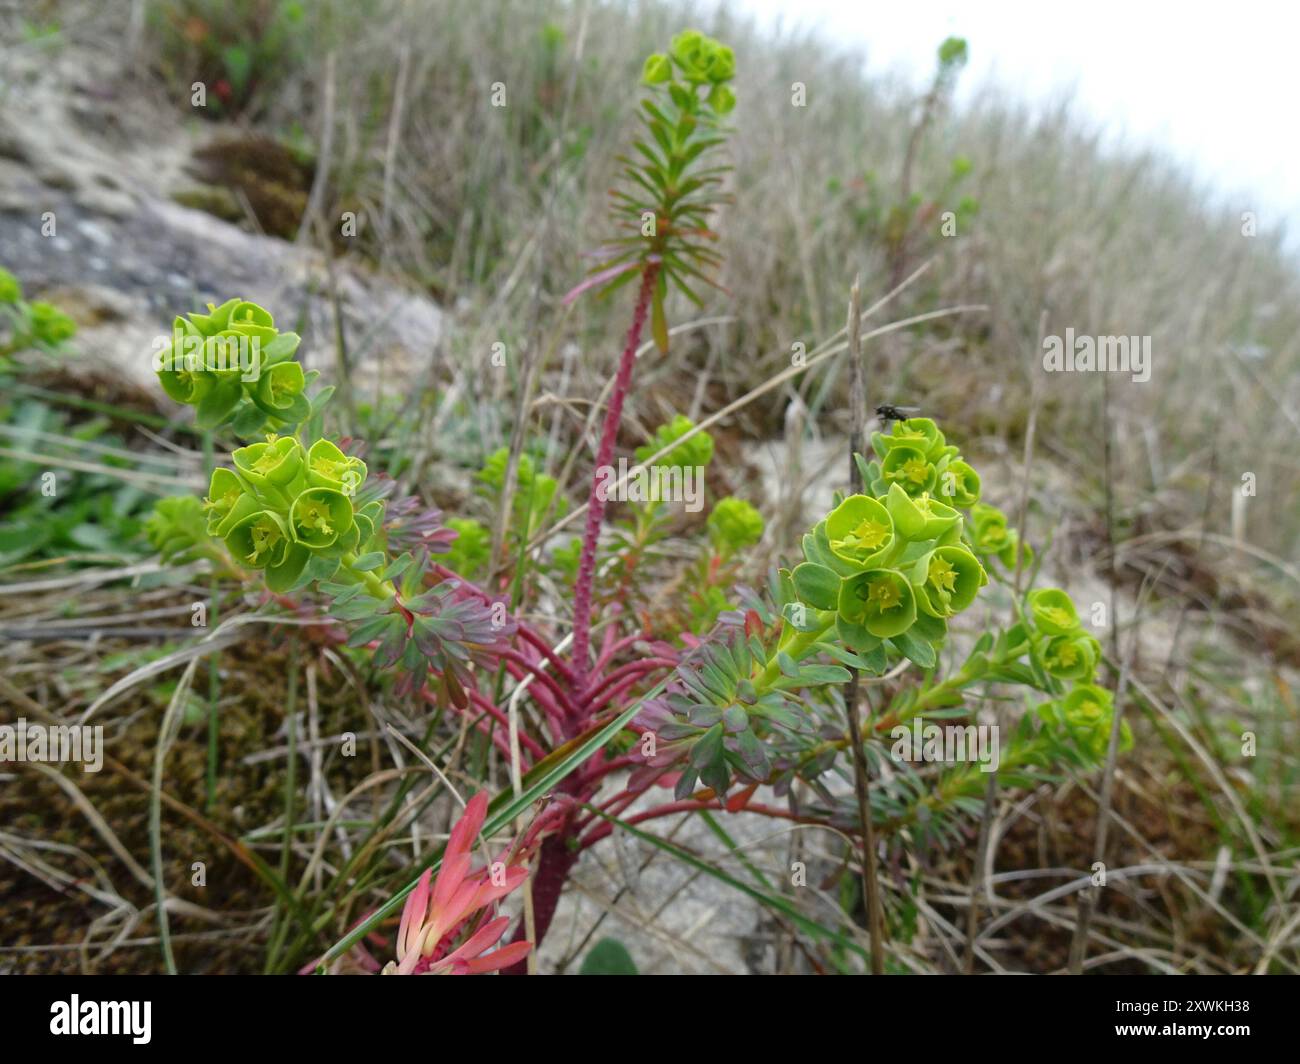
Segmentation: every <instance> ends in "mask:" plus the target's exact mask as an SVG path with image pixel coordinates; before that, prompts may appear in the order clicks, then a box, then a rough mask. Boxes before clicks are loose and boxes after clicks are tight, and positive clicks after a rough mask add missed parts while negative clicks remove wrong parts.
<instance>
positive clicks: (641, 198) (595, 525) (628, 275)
mask: <svg viewBox="0 0 1300 1064" xmlns="http://www.w3.org/2000/svg"><path fill="white" fill-rule="evenodd" d="M735 69H736V63H735V57H734V56H733V55H732V52H731V49H730V48H728V47H726V46H725V45H722V44H719V43H718V42H717V41H715V40H713V39H712V38H710V37H706V36H705V35H704V34H702V33H700V32H698V31H697V30H687V31H685V32H683V33H679V34H678V35H677V36H676V37H674V38H673V42H672V47H671V48H670V49H669V51H668V53H667V54H661V53H656V54H654V55H651V56H650V57H649V58H648V59H646V62H645V69H644V72H643V80H644V81H645V84H646V85H647V87H648V88H649V90H650V92H649V94H648V95H647V97H646V98H645V99H643V100H642V101H641V108H640V112H639V115H638V117H639V118H640V121H641V123H642V126H643V128H644V130H645V133H646V136H643V137H641V138H639V139H638V140H636V141H635V142H634V145H633V146H634V148H635V149H636V152H637V155H638V158H631V157H626V158H624V159H623V160H622V162H623V164H624V165H623V170H622V176H623V178H624V185H623V187H622V188H619V189H617V190H616V191H615V192H614V193H613V198H614V205H615V214H616V218H617V221H618V224H619V227H620V229H621V230H622V235H621V236H619V237H618V238H617V239H616V240H614V241H613V242H612V243H611V244H609V245H608V246H606V247H605V248H603V249H601V251H600V252H598V253H597V254H598V259H599V265H598V266H597V268H596V270H595V271H594V272H593V274H592V276H591V277H589V278H588V279H587V280H586V281H584V282H583V283H582V284H581V285H579V286H578V287H577V288H575V289H574V290H573V291H572V292H571V293H570V294H569V297H568V298H570V299H572V298H574V297H576V296H577V295H579V294H580V293H582V292H584V291H586V290H588V289H590V288H593V287H603V289H604V290H605V291H606V292H609V291H612V290H615V289H617V288H620V287H621V286H623V285H625V284H627V283H628V282H630V281H632V280H634V279H639V281H640V284H639V287H638V289H637V296H636V303H635V305H634V307H633V310H632V324H631V325H630V326H629V328H628V332H627V339H626V342H625V343H624V345H623V353H622V355H621V356H620V358H619V364H618V373H617V375H616V377H615V379H614V388H613V391H612V392H611V393H610V398H609V408H608V409H607V410H606V412H605V421H604V426H603V428H602V430H601V435H600V445H599V447H598V448H597V450H596V462H595V465H596V469H597V470H600V469H601V468H603V467H606V466H608V465H609V464H610V461H611V459H612V458H613V456H614V442H615V439H616V437H617V434H618V425H619V421H620V420H621V418H622V414H623V403H624V401H625V400H626V398H627V393H628V389H629V387H630V386H631V383H632V370H633V367H634V365H635V363H636V352H637V347H638V346H639V345H640V343H641V333H642V330H644V328H645V323H646V317H647V315H649V317H650V318H651V331H652V333H653V335H654V339H655V343H656V345H657V346H658V347H659V349H660V351H663V352H666V351H667V350H668V319H667V314H666V311H665V309H664V302H665V299H666V297H667V295H668V292H669V289H670V288H674V289H676V290H678V291H680V292H682V293H683V294H684V295H685V296H686V297H687V298H689V299H691V300H692V301H693V302H695V303H697V304H698V303H699V302H700V299H699V296H698V295H697V294H696V292H695V290H694V287H693V285H694V284H695V283H699V282H703V283H705V284H713V283H714V282H713V281H712V280H711V279H710V277H709V272H710V271H711V270H712V269H713V268H714V267H715V266H716V265H717V264H718V262H719V257H718V254H717V252H716V251H714V250H713V249H712V248H710V247H709V246H708V242H709V241H710V240H712V239H714V236H715V234H714V233H713V231H712V230H711V229H710V228H709V222H710V215H711V213H712V212H713V211H714V209H715V208H716V207H717V205H718V204H719V202H720V201H721V197H720V195H719V194H718V191H717V189H718V186H719V185H720V183H721V176H720V175H721V174H722V173H724V172H725V171H726V169H727V168H726V167H724V166H719V165H708V164H710V163H711V162H712V156H713V154H715V152H714V149H716V148H718V147H719V146H720V145H721V144H723V143H724V142H725V139H726V137H725V130H724V128H723V125H722V119H723V117H724V116H725V115H727V114H728V113H729V112H730V111H731V109H732V108H733V107H734V106H735V103H736V98H735V95H734V94H733V93H732V91H731V89H730V87H729V86H728V84H727V83H728V82H729V81H731V79H732V77H733V76H734V75H735ZM604 516H605V500H604V498H603V497H602V496H601V495H600V493H598V492H597V490H596V483H595V481H594V479H593V482H592V490H591V496H590V498H589V499H588V501H587V524H586V532H585V535H584V536H583V541H582V556H581V559H580V561H579V565H578V582H577V587H576V588H575V590H574V611H573V668H574V672H575V673H576V675H577V677H578V680H579V683H580V684H581V683H582V682H583V681H584V680H585V678H586V676H587V672H588V668H589V666H590V662H589V660H588V658H589V650H590V645H591V643H590V628H591V591H592V577H593V575H594V573H595V567H596V543H597V539H598V538H599V535H600V526H601V522H602V521H603V520H604Z"/></svg>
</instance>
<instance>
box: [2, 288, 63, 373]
mask: <svg viewBox="0 0 1300 1064" xmlns="http://www.w3.org/2000/svg"><path fill="white" fill-rule="evenodd" d="M76 334H77V323H76V322H74V321H73V320H72V318H70V317H69V316H68V315H67V314H65V313H64V312H63V311H61V310H60V309H59V308H58V307H56V306H54V304H52V303H46V302H43V301H41V300H32V301H28V300H26V299H24V298H23V288H22V285H21V284H19V282H18V278H16V277H15V276H14V275H13V274H12V273H10V272H9V271H8V270H6V269H4V268H3V267H0V367H3V366H4V365H5V364H6V362H7V361H8V359H9V356H11V355H14V354H17V353H18V352H19V351H25V350H29V349H35V350H38V351H45V352H47V353H53V352H57V351H58V350H59V349H60V348H61V347H63V345H64V344H66V343H67V342H68V341H69V340H71V339H72V338H73V337H74V336H75V335H76Z"/></svg>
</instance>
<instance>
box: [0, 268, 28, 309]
mask: <svg viewBox="0 0 1300 1064" xmlns="http://www.w3.org/2000/svg"><path fill="white" fill-rule="evenodd" d="M22 298H23V286H22V285H21V284H19V283H18V278H17V277H15V276H14V275H13V274H12V273H10V272H9V271H8V270H6V269H5V268H4V267H2V266H0V303H17V302H18V301H19V300H21V299H22Z"/></svg>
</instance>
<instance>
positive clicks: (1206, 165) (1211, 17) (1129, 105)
mask: <svg viewBox="0 0 1300 1064" xmlns="http://www.w3.org/2000/svg"><path fill="white" fill-rule="evenodd" d="M728 6H729V7H731V8H732V10H734V11H737V12H745V13H748V14H750V15H752V16H754V17H756V18H757V19H758V21H759V22H760V24H762V25H766V26H776V25H777V24H778V23H779V24H781V25H784V26H785V27H787V28H791V27H794V26H804V27H810V28H819V29H821V30H822V31H824V32H825V33H826V35H827V36H828V38H830V39H831V40H834V41H836V42H838V43H840V44H845V45H847V44H851V43H860V44H861V46H862V48H863V49H864V52H865V54H866V59H867V68H868V70H869V71H876V72H884V73H892V74H896V75H898V76H901V77H904V78H906V79H907V80H908V81H910V82H913V83H915V84H917V85H920V84H922V83H923V82H924V81H926V80H927V79H928V77H929V75H930V74H931V73H932V72H933V70H934V57H935V49H936V48H937V47H938V45H939V42H940V41H941V40H943V38H944V37H946V36H948V35H950V34H952V35H957V36H962V37H965V38H966V39H967V41H968V42H969V45H970V54H971V60H970V63H969V65H968V66H967V68H966V70H965V72H964V73H963V74H962V79H961V86H962V89H961V90H960V91H959V94H958V98H959V99H960V98H961V97H962V96H963V95H966V94H967V93H969V92H970V91H971V90H973V89H975V88H976V86H977V85H979V84H982V83H986V82H987V81H988V80H989V79H993V80H994V81H995V82H996V83H998V84H999V85H1001V86H1003V87H1004V88H1007V89H1009V90H1010V91H1011V92H1013V93H1015V94H1018V95H1019V96H1020V97H1021V98H1023V99H1027V100H1029V101H1036V100H1045V99H1050V98H1053V97H1054V96H1055V95H1056V94H1060V93H1062V92H1066V91H1069V90H1073V97H1074V99H1075V102H1076V104H1077V105H1078V107H1079V110H1080V111H1081V113H1082V114H1084V115H1086V116H1088V117H1089V118H1091V119H1093V120H1095V121H1096V122H1097V123H1099V124H1100V125H1101V126H1102V128H1104V129H1105V130H1106V131H1107V132H1108V133H1109V134H1111V135H1112V136H1114V137H1115V138H1116V139H1117V140H1120V139H1123V140H1125V141H1127V142H1130V143H1134V144H1144V145H1145V144H1156V145H1160V146H1163V147H1164V148H1166V149H1167V150H1168V152H1169V154H1170V155H1172V156H1173V157H1174V158H1175V159H1178V160H1180V161H1182V162H1183V163H1184V164H1185V165H1186V166H1187V168H1188V169H1189V170H1190V171H1191V172H1192V173H1193V174H1194V175H1196V176H1198V177H1199V178H1201V179H1203V180H1205V181H1206V182H1209V183H1210V184H1211V187H1212V188H1213V189H1214V190H1216V191H1217V192H1219V193H1221V194H1222V195H1223V196H1224V198H1225V200H1226V201H1227V202H1230V203H1231V204H1232V205H1233V206H1234V207H1236V206H1237V205H1238V204H1240V209H1241V210H1255V211H1257V213H1258V217H1259V223H1260V229H1261V230H1263V229H1265V228H1273V226H1274V225H1277V224H1282V225H1285V226H1286V228H1287V229H1288V230H1289V235H1290V236H1291V237H1292V238H1293V239H1294V238H1295V236H1296V235H1297V230H1300V113H1297V112H1298V111H1300V4H1297V3H1296V2H1295V0H1232V2H1231V3H1223V2H1220V3H1205V2H1201V0H1184V2H1182V3H1175V2H1169V0H1159V2H1157V0H1127V2H1123V3H1119V2H1115V0H1084V2H1083V3H1079V2H1077V0H1076V2H1074V3H1070V4H1068V5H1066V4H1061V3H1058V2H1053V0H1038V2H1036V3H1031V2H1025V0H966V2H964V3H963V2H959V0H730V3H729V4H728Z"/></svg>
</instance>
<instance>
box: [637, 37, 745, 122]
mask: <svg viewBox="0 0 1300 1064" xmlns="http://www.w3.org/2000/svg"><path fill="white" fill-rule="evenodd" d="M735 76H736V56H735V53H734V52H732V50H731V49H730V48H728V47H727V46H726V45H725V44H720V43H719V42H717V41H715V40H714V39H713V38H712V37H707V36H705V35H704V34H703V33H701V32H700V31H699V30H683V31H682V32H681V33H679V34H677V36H676V37H674V38H673V41H672V46H671V47H670V48H669V50H668V53H667V54H666V55H665V54H664V53H662V52H655V53H654V54H653V55H650V56H648V57H647V58H646V61H645V68H644V70H643V71H642V78H643V80H644V81H645V83H646V84H647V85H668V87H669V91H670V92H671V93H672V94H673V102H674V103H676V104H677V106H678V107H681V108H682V109H683V110H688V111H689V110H690V107H689V106H688V105H689V103H691V102H693V101H694V100H695V99H697V97H696V95H695V93H696V89H697V88H698V87H700V86H703V87H705V88H706V89H707V90H708V95H707V100H708V103H709V106H710V107H712V108H713V110H714V111H716V112H717V113H718V114H719V115H725V114H728V113H729V112H730V111H731V110H732V108H734V107H735V106H736V96H735V94H734V93H733V92H732V91H731V89H730V87H728V85H727V82H729V81H730V80H731V79H732V78H734V77H735Z"/></svg>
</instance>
